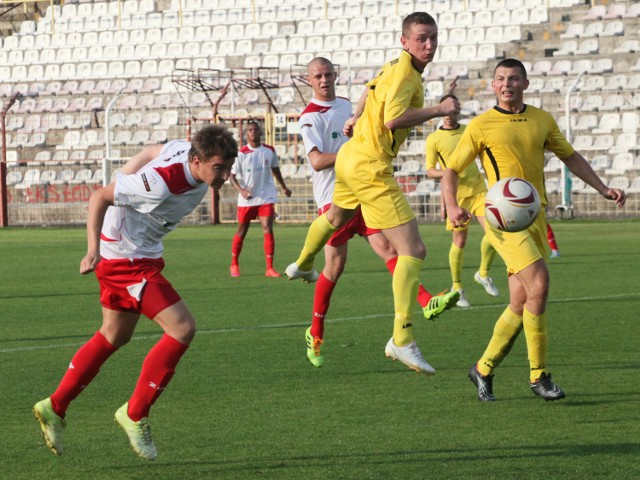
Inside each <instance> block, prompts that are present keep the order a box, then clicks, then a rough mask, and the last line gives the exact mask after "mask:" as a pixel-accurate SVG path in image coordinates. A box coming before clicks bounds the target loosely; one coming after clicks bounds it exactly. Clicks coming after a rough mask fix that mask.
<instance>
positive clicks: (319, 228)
mask: <svg viewBox="0 0 640 480" xmlns="http://www.w3.org/2000/svg"><path fill="white" fill-rule="evenodd" d="M335 231H336V228H335V227H334V226H333V225H331V223H329V220H327V214H326V213H323V214H322V215H320V216H319V217H318V218H316V219H315V220H314V221H313V222H311V225H310V226H309V231H308V232H307V238H305V240H304V246H303V247H302V251H301V252H300V256H299V257H298V260H296V264H297V265H298V267H300V270H303V271H308V270H311V269H312V268H313V261H314V260H315V259H316V255H317V254H318V252H320V250H322V248H323V247H324V245H325V244H326V243H327V241H328V240H329V238H331V235H333V232H335Z"/></svg>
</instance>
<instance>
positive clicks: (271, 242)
mask: <svg viewBox="0 0 640 480" xmlns="http://www.w3.org/2000/svg"><path fill="white" fill-rule="evenodd" d="M275 250H276V240H275V238H274V236H273V232H271V233H265V234H264V256H265V257H266V259H267V270H268V269H270V268H273V253H274V252H275Z"/></svg>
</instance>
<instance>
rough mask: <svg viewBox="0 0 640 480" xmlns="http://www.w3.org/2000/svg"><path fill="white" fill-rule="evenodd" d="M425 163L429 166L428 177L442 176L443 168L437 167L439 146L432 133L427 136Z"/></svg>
mask: <svg viewBox="0 0 640 480" xmlns="http://www.w3.org/2000/svg"><path fill="white" fill-rule="evenodd" d="M425 163H426V167H427V177H429V178H442V170H440V169H438V168H436V167H437V165H438V147H437V145H436V142H435V140H434V137H433V136H432V135H429V136H428V137H427V143H426V148H425Z"/></svg>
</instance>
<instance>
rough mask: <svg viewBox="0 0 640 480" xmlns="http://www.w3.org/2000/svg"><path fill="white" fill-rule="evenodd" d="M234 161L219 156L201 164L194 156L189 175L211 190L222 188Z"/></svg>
mask: <svg viewBox="0 0 640 480" xmlns="http://www.w3.org/2000/svg"><path fill="white" fill-rule="evenodd" d="M234 161H235V159H233V158H227V159H225V158H223V157H222V156H221V155H214V156H213V157H212V158H211V160H209V161H208V162H203V161H201V160H200V159H199V158H198V157H197V156H195V157H193V161H192V169H191V173H192V174H193V178H195V179H196V181H198V182H201V183H206V184H207V185H209V186H211V187H213V188H222V185H224V182H226V181H227V179H228V178H229V174H230V173H231V167H232V166H233V162H234Z"/></svg>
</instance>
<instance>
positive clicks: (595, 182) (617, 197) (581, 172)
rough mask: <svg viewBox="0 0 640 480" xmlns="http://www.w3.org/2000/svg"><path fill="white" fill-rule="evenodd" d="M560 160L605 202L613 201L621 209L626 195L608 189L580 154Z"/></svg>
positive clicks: (617, 190)
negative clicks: (605, 200) (604, 199)
mask: <svg viewBox="0 0 640 480" xmlns="http://www.w3.org/2000/svg"><path fill="white" fill-rule="evenodd" d="M561 160H562V161H563V162H564V164H565V165H566V166H567V168H569V170H571V172H573V173H574V174H575V175H576V176H577V177H578V178H580V179H582V180H584V182H585V183H586V184H588V185H591V186H592V187H593V188H595V189H596V190H597V191H598V193H600V195H602V196H603V197H604V198H606V199H607V200H614V201H615V202H616V204H617V205H618V206H619V207H622V206H623V205H624V204H625V202H626V201H627V194H626V193H625V192H624V191H623V190H620V189H618V188H609V187H608V186H607V185H606V184H605V183H604V182H603V181H602V180H601V179H600V177H599V176H598V175H597V174H596V172H594V171H593V168H591V165H589V162H587V160H586V159H585V158H584V157H583V156H582V155H581V154H580V153H578V152H576V151H574V152H573V153H572V154H571V156H569V157H568V158H565V159H561Z"/></svg>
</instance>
